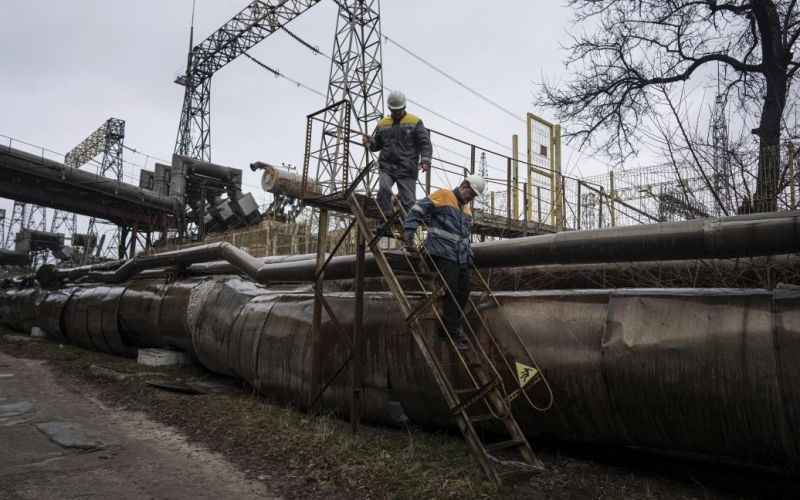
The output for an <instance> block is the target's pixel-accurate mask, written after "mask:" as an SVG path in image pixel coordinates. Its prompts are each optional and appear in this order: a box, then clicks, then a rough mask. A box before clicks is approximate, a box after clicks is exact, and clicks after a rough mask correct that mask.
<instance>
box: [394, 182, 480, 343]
mask: <svg viewBox="0 0 800 500" xmlns="http://www.w3.org/2000/svg"><path fill="white" fill-rule="evenodd" d="M485 188H486V181H485V180H484V179H483V178H482V177H481V176H479V175H474V174H473V175H468V176H467V177H466V179H464V181H463V182H462V183H461V185H460V186H459V187H457V188H455V189H445V188H442V189H437V190H436V191H434V192H433V193H431V194H430V195H429V196H427V197H425V198H423V199H422V200H420V201H418V202H417V203H416V204H415V205H414V206H413V207H411V210H409V212H408V216H406V222H405V226H404V228H405V233H404V236H403V244H404V245H405V248H406V249H407V250H409V251H416V245H415V243H414V237H415V234H416V230H417V227H418V226H419V224H420V222H421V221H422V218H423V217H424V216H426V215H430V217H431V218H430V225H429V226H428V239H427V240H426V241H425V251H426V252H427V254H428V255H429V256H430V258H431V260H432V261H433V264H434V266H435V268H436V269H437V270H438V271H439V274H440V275H441V277H442V279H443V280H444V281H445V282H446V283H447V291H446V293H445V296H444V299H443V300H444V306H443V313H444V318H443V321H444V327H445V328H446V329H447V332H449V334H450V335H449V337H450V338H451V339H452V340H453V345H454V347H455V348H456V349H458V350H459V351H463V350H465V349H467V344H466V342H465V340H466V339H465V337H464V332H462V331H461V328H460V327H459V325H460V323H461V311H464V308H465V307H466V305H467V299H469V288H470V282H469V280H470V278H469V266H470V265H471V264H472V259H473V254H472V246H471V244H470V232H471V229H472V211H471V210H470V208H469V203H470V202H471V201H472V200H473V199H475V198H476V197H478V196H480V195H482V194H483V190H484V189H485ZM436 339H437V340H447V339H448V335H447V334H446V333H445V331H444V330H442V328H441V326H440V327H439V330H437V332H436ZM449 345H450V344H448V346H449Z"/></svg>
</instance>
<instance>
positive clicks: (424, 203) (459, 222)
mask: <svg viewBox="0 0 800 500" xmlns="http://www.w3.org/2000/svg"><path fill="white" fill-rule="evenodd" d="M426 215H430V216H431V220H430V223H429V225H428V239H427V240H426V241H425V250H426V251H427V252H428V253H429V254H430V255H433V256H436V257H443V258H445V259H449V260H452V261H453V262H456V263H458V264H460V265H461V266H467V265H469V264H471V263H472V257H473V255H472V247H471V245H470V238H469V237H470V232H471V230H472V211H471V210H470V209H469V205H468V204H465V203H463V202H462V201H461V197H460V196H459V194H458V189H444V188H442V189H437V190H436V191H434V192H433V193H431V194H430V195H429V196H427V197H425V198H423V199H421V200H419V201H417V203H416V204H415V205H414V206H413V207H411V210H409V211H408V215H407V216H406V223H405V225H404V226H403V227H404V228H405V229H406V230H408V229H414V230H416V229H417V227H418V226H419V223H420V221H421V220H422V218H423V217H425V216H426Z"/></svg>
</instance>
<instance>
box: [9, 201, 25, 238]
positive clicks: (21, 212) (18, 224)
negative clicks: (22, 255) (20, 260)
mask: <svg viewBox="0 0 800 500" xmlns="http://www.w3.org/2000/svg"><path fill="white" fill-rule="evenodd" d="M27 214H28V207H27V205H26V204H25V203H22V202H21V201H14V208H13V209H12V211H11V219H9V221H8V229H7V230H6V234H5V236H6V237H5V240H4V241H3V248H11V245H12V244H13V243H14V236H16V234H17V233H18V232H19V231H20V230H21V229H23V228H25V223H26V222H27V218H26V216H27Z"/></svg>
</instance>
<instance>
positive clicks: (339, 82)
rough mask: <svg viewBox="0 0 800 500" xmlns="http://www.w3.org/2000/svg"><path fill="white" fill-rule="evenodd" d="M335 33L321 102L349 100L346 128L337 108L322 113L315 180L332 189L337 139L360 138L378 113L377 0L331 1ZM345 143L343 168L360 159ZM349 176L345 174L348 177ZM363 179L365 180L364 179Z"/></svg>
mask: <svg viewBox="0 0 800 500" xmlns="http://www.w3.org/2000/svg"><path fill="white" fill-rule="evenodd" d="M336 3H337V5H339V11H338V16H337V18H336V36H335V38H334V43H333V53H332V54H331V72H330V79H329V82H328V93H327V98H326V106H328V107H330V106H332V105H333V104H335V103H337V102H339V101H342V100H348V101H350V103H351V105H352V108H351V109H352V116H351V123H350V124H349V126H350V127H352V131H350V130H349V129H347V128H346V127H348V124H347V123H345V120H346V118H345V114H344V112H343V109H342V108H341V107H338V108H331V109H330V110H329V111H326V113H325V116H324V118H323V123H324V124H325V125H324V128H323V133H322V147H321V152H320V164H319V168H318V169H317V182H318V183H319V184H320V185H322V186H325V187H326V189H327V191H328V192H335V191H336V190H337V183H339V182H342V180H343V175H342V172H341V165H340V162H339V159H338V155H339V153H340V151H341V143H342V141H350V140H355V141H357V142H360V137H358V136H359V135H362V134H369V133H370V132H371V130H370V127H371V126H374V124H375V123H376V122H377V121H378V120H380V119H381V118H382V117H383V65H382V62H381V60H382V50H381V23H380V2H379V0H367V1H365V0H346V1H341V2H340V1H337V2H336ZM358 150H359V151H360V154H358V155H357V156H356V155H354V153H355V151H354V149H353V148H350V155H351V158H350V159H349V161H348V165H349V168H352V169H359V170H360V169H361V168H362V167H363V166H364V165H365V164H366V158H367V157H366V155H367V153H366V151H365V150H364V149H362V148H358ZM353 177H354V175H348V178H353ZM368 182H369V179H368Z"/></svg>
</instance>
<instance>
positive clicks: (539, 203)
mask: <svg viewBox="0 0 800 500" xmlns="http://www.w3.org/2000/svg"><path fill="white" fill-rule="evenodd" d="M536 211H537V212H536V213H537V216H536V220H537V221H538V222H542V188H541V187H539V186H536Z"/></svg>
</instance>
